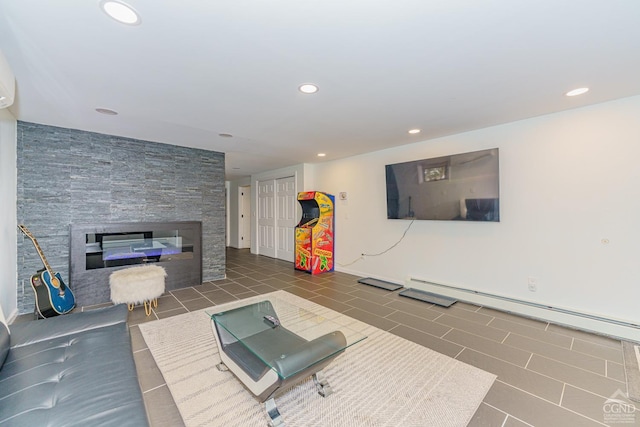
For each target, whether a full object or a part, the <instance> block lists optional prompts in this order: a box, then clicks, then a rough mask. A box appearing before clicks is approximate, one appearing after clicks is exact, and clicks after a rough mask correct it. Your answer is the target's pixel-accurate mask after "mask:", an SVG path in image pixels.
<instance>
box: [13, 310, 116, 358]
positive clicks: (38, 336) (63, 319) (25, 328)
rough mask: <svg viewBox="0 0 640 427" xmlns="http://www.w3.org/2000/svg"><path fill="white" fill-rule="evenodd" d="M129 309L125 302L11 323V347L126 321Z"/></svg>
mask: <svg viewBox="0 0 640 427" xmlns="http://www.w3.org/2000/svg"><path fill="white" fill-rule="evenodd" d="M128 313H129V311H128V310H127V306H126V305H124V304H120V305H115V306H109V307H104V308H99V309H96V310H90V311H83V312H78V313H70V314H65V315H64V316H56V317H50V318H48V319H44V320H37V321H31V322H19V323H14V324H12V325H11V328H10V330H11V348H16V347H22V346H25V345H31V344H35V343H38V342H41V341H49V340H51V339H53V338H59V337H65V336H68V335H72V334H77V333H79V332H82V331H89V330H92V329H96V328H101V327H104V326H109V325H114V324H117V323H123V324H124V323H126V322H127V315H128Z"/></svg>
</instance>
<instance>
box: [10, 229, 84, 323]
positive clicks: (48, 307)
mask: <svg viewBox="0 0 640 427" xmlns="http://www.w3.org/2000/svg"><path fill="white" fill-rule="evenodd" d="M18 228H20V231H22V232H23V233H24V234H25V236H27V237H28V238H29V239H31V241H32V242H33V245H34V246H35V247H36V251H38V255H40V259H42V263H43V264H44V269H42V270H40V271H38V272H37V273H36V274H34V275H33V276H31V287H32V288H33V292H34V293H35V295H36V311H37V312H38V315H39V316H40V317H53V316H57V315H59V314H66V313H68V312H70V311H71V310H73V308H74V307H75V306H76V299H75V297H74V296H73V292H71V288H69V287H68V286H67V285H65V284H64V282H63V281H62V276H60V273H54V272H53V270H52V269H51V266H50V265H49V262H48V261H47V259H46V258H45V256H44V254H43V253H42V249H40V245H39V244H38V241H37V240H36V238H35V237H33V234H31V232H30V231H29V230H27V227H25V226H24V225H18Z"/></svg>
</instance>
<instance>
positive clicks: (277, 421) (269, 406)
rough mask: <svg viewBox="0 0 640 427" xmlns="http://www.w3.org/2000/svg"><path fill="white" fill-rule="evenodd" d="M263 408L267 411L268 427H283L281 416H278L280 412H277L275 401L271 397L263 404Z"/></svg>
mask: <svg viewBox="0 0 640 427" xmlns="http://www.w3.org/2000/svg"><path fill="white" fill-rule="evenodd" d="M264 408H265V409H266V410H267V415H268V416H269V427H282V426H284V421H283V420H282V415H280V411H278V407H277V406H276V401H275V399H274V398H273V397H272V398H271V399H269V400H267V401H266V402H264Z"/></svg>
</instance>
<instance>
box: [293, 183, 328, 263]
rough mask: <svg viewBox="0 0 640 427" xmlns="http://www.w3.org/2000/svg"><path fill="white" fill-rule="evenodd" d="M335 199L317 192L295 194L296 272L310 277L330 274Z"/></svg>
mask: <svg viewBox="0 0 640 427" xmlns="http://www.w3.org/2000/svg"><path fill="white" fill-rule="evenodd" d="M334 201H335V198H334V197H333V196H332V195H331V194H327V193H322V192H320V191H304V192H301V193H298V202H299V203H300V205H301V206H302V219H301V220H300V223H299V224H298V225H297V226H296V231H295V235H296V248H295V252H296V261H295V267H296V270H302V271H306V272H308V273H311V274H320V273H324V272H326V271H333V229H334V227H335V217H334V215H333V212H334V211H333V205H334Z"/></svg>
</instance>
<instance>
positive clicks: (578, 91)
mask: <svg viewBox="0 0 640 427" xmlns="http://www.w3.org/2000/svg"><path fill="white" fill-rule="evenodd" d="M587 92H589V88H588V87H581V88H578V89H574V90H570V91H569V92H567V93H565V95H567V96H578V95H582V94H583V93H587Z"/></svg>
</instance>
